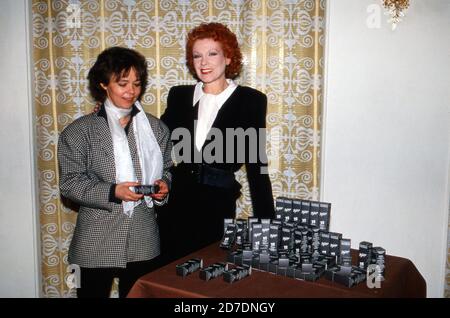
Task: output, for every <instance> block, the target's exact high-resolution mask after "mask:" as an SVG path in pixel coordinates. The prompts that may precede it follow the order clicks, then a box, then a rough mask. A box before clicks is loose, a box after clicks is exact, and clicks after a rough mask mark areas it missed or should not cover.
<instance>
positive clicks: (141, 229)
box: [58, 47, 172, 297]
mask: <svg viewBox="0 0 450 318" xmlns="http://www.w3.org/2000/svg"><path fill="white" fill-rule="evenodd" d="M88 79H89V90H90V92H91V95H92V97H93V98H94V100H95V101H96V102H98V103H101V107H100V110H99V111H98V112H96V113H93V114H89V115H86V116H83V117H81V118H78V119H77V120H75V121H74V122H73V123H71V124H70V125H69V126H67V127H66V128H65V129H64V131H63V132H62V133H61V135H60V138H59V143H58V160H59V170H60V191H61V194H62V195H63V196H64V197H67V198H68V199H70V200H72V201H74V202H75V203H77V204H79V205H80V209H79V212H78V217H77V223H76V227H75V230H74V234H73V239H72V242H71V245H70V248H69V263H70V264H76V265H78V266H79V267H80V269H81V276H80V279H81V281H80V282H79V286H77V287H78V289H77V295H78V297H108V296H109V294H110V290H111V285H112V282H113V279H114V278H115V277H118V278H119V297H125V296H126V295H127V294H128V291H129V290H130V289H131V287H132V286H133V284H134V282H135V281H136V280H137V279H138V278H139V277H140V276H142V275H143V274H145V273H147V272H149V271H151V270H152V269H154V268H155V267H156V266H157V265H156V259H157V257H158V255H159V254H160V242H159V229H158V225H157V222H156V215H155V212H154V205H161V204H164V203H165V202H166V200H167V194H168V191H169V184H170V182H171V174H170V172H169V168H170V167H171V166H172V161H171V157H170V151H171V143H170V136H169V130H168V128H167V127H166V126H165V125H164V124H163V123H162V122H161V121H160V120H159V119H157V118H155V117H154V116H152V115H150V114H147V113H145V112H144V110H143V108H142V105H141V104H140V103H139V100H140V99H141V97H142V95H143V94H144V91H145V87H146V84H147V63H146V61H145V58H144V57H143V56H142V55H141V54H139V53H138V52H136V51H134V50H131V49H127V48H122V47H112V48H109V49H106V50H104V51H103V52H102V53H101V54H100V55H99V56H98V58H97V60H96V62H95V64H94V65H93V66H92V68H91V69H90V71H89V74H88ZM155 184H156V185H158V187H159V191H158V192H157V193H148V192H146V193H145V195H144V194H143V193H142V191H141V192H140V193H138V192H139V191H136V188H135V187H137V186H139V185H155ZM141 188H142V187H141ZM144 190H146V189H144Z"/></svg>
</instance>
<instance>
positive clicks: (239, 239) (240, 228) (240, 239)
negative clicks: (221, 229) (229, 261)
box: [236, 220, 248, 248]
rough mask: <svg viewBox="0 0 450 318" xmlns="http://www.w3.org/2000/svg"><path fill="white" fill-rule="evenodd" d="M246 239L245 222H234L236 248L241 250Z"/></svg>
mask: <svg viewBox="0 0 450 318" xmlns="http://www.w3.org/2000/svg"><path fill="white" fill-rule="evenodd" d="M247 238H248V234H247V220H236V246H237V247H238V248H241V247H242V246H243V244H244V243H245V242H246V241H247Z"/></svg>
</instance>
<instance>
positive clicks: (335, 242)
mask: <svg viewBox="0 0 450 318" xmlns="http://www.w3.org/2000/svg"><path fill="white" fill-rule="evenodd" d="M341 239H342V234H341V233H334V232H330V255H331V256H335V257H336V256H339V255H340V252H341Z"/></svg>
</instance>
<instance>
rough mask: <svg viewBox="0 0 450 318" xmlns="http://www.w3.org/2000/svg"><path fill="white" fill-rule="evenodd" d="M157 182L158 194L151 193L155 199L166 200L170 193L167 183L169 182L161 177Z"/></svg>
mask: <svg viewBox="0 0 450 318" xmlns="http://www.w3.org/2000/svg"><path fill="white" fill-rule="evenodd" d="M155 184H157V185H159V191H158V193H156V194H152V195H150V196H151V197H152V198H153V199H156V200H158V201H162V200H164V198H165V197H166V196H167V194H168V193H169V186H168V185H167V183H166V182H165V181H163V180H161V179H159V180H156V181H155Z"/></svg>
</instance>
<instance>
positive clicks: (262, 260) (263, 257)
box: [259, 251, 270, 265]
mask: <svg viewBox="0 0 450 318" xmlns="http://www.w3.org/2000/svg"><path fill="white" fill-rule="evenodd" d="M269 262H270V255H269V253H267V251H263V252H261V253H259V264H260V265H261V264H267V263H269Z"/></svg>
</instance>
